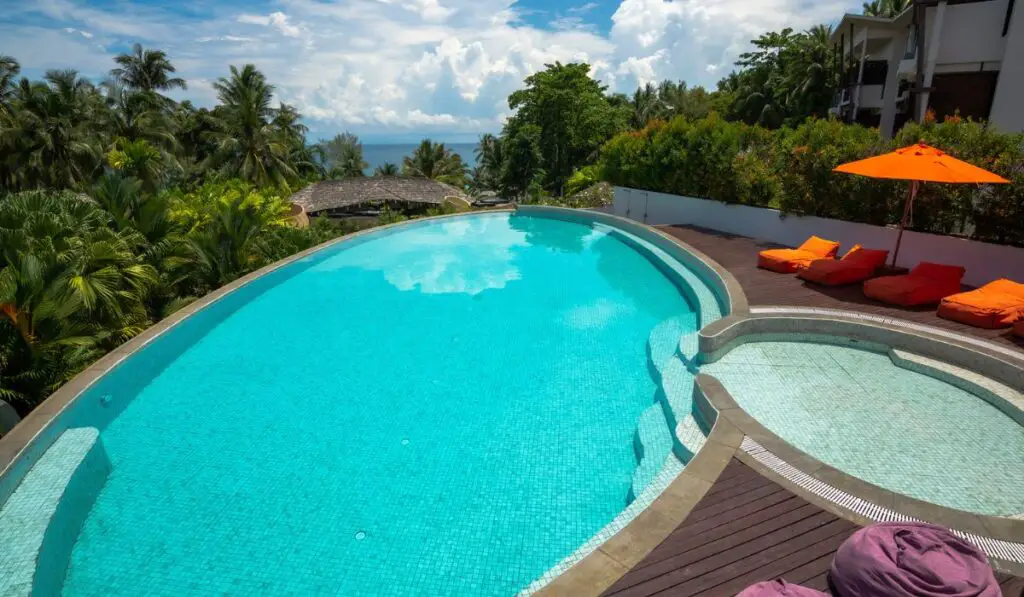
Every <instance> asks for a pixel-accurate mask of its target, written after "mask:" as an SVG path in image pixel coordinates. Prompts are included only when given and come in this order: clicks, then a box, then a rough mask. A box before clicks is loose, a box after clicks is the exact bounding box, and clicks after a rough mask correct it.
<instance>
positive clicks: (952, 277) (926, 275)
mask: <svg viewBox="0 0 1024 597" xmlns="http://www.w3.org/2000/svg"><path fill="white" fill-rule="evenodd" d="M964 271H965V270H964V268H962V267H960V266H958V265H942V264H941V263H929V262H927V261H922V262H921V263H919V264H917V267H915V268H914V269H913V270H911V272H910V273H909V274H907V275H905V276H885V277H882V278H873V279H871V280H867V281H865V282H864V295H865V296H867V297H869V298H873V299H875V300H879V301H882V302H883V303H889V304H892V305H901V306H904V307H913V306H916V305H931V304H935V303H937V302H939V301H941V300H942V299H944V298H946V297H947V296H949V295H951V294H956V293H958V292H960V279H961V278H963V277H964Z"/></svg>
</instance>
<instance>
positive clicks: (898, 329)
mask: <svg viewBox="0 0 1024 597" xmlns="http://www.w3.org/2000/svg"><path fill="white" fill-rule="evenodd" d="M762 309H763V310H762ZM778 340H783V341H797V342H818V343H826V344H832V345H836V346H846V347H854V348H857V349H860V350H869V351H874V352H880V351H881V352H886V353H888V355H889V356H890V358H891V359H892V361H893V366H895V367H900V368H904V369H907V370H909V371H912V372H915V373H917V374H921V375H926V376H928V377H932V378H935V379H937V380H940V381H943V382H946V383H947V384H950V385H952V386H955V387H957V388H960V389H962V390H964V391H965V392H967V393H969V394H971V395H973V397H975V398H976V399H977V400H978V401H979V404H981V405H983V406H984V407H985V408H988V407H989V406H991V407H993V408H995V409H998V410H999V411H1001V413H1002V414H1003V415H1005V416H1006V417H1007V418H1008V419H1010V420H1012V421H1015V422H1016V423H1017V424H1020V425H1024V410H1022V409H1024V399H1022V393H1021V392H1022V390H1024V359H1022V358H1021V357H1020V356H1019V355H1017V354H1015V352H1014V351H1012V350H1008V349H1005V348H1003V347H1001V346H998V345H994V344H991V343H987V342H983V341H979V340H976V339H973V338H962V337H959V338H958V337H955V336H953V335H952V334H949V333H948V332H946V331H945V330H940V329H937V328H928V327H927V326H921V325H918V324H908V323H906V322H902V321H899V320H891V319H884V318H881V317H877V316H870V315H865V314H858V313H846V312H841V311H827V310H821V309H816V310H814V312H810V311H809V310H803V309H799V308H792V309H790V308H784V307H771V308H760V309H754V310H753V312H752V313H750V314H749V315H746V316H742V317H736V316H731V317H725V318H723V319H722V320H719V321H717V322H715V323H713V324H712V325H710V326H708V327H707V328H705V329H703V330H702V331H701V332H700V346H701V362H702V364H710V366H709V367H708V369H707V370H710V371H712V374H708V373H703V372H702V373H701V374H700V375H699V376H698V379H697V383H698V385H706V386H710V387H713V388H714V391H713V392H705V393H698V394H700V395H701V396H704V395H706V394H710V395H711V396H712V398H711V399H708V398H706V397H705V398H699V399H698V400H696V402H695V407H696V408H697V409H698V410H700V411H701V412H702V415H703V416H707V417H719V416H720V415H725V417H726V418H728V419H729V420H730V422H731V423H733V424H735V425H736V426H737V427H738V428H739V429H741V430H742V431H743V433H744V434H745V435H746V436H747V438H748V439H749V440H750V442H751V444H750V446H751V448H752V450H755V451H757V450H765V451H766V452H767V453H769V454H773V455H774V456H773V458H775V457H777V459H778V461H779V462H781V463H783V464H784V465H785V466H787V467H791V468H792V469H793V470H794V471H796V472H797V473H798V474H800V475H805V476H806V477H807V478H808V479H810V481H808V483H810V484H814V483H818V484H825V485H826V486H827V487H832V488H833V489H834V490H835V491H837V492H842V493H843V494H844V495H847V496H848V497H849V499H851V500H860V501H863V502H864V503H866V504H873V505H874V506H877V507H879V508H882V509H888V510H889V511H890V512H891V513H895V514H893V515H894V516H903V517H904V519H905V518H906V517H911V518H915V519H920V520H926V521H929V522H933V523H936V524H942V525H945V526H948V527H950V528H953V529H959V530H962V531H964V532H968V533H973V534H975V535H976V536H978V537H984V538H990V539H994V540H997V541H1004V542H1013V543H1014V545H1015V546H1016V547H1012V550H1024V546H1020V545H1019V543H1020V541H1021V540H1022V538H1024V519H1022V517H1020V516H1019V515H1018V514H1015V515H1012V516H1011V515H1000V516H994V515H986V514H979V513H977V512H972V511H966V510H962V509H958V508H951V507H947V506H942V505H938V504H935V503H932V502H929V501H924V500H921V499H916V498H913V497H911V496H908V495H905V494H901V493H899V492H895V491H892V490H891V489H888V488H884V487H879V486H877V485H874V484H871V483H869V482H867V481H865V480H863V479H859V478H857V477H855V476H853V475H850V474H849V473H847V472H846V471H843V470H839V469H837V468H834V467H832V466H829V465H828V464H826V463H824V462H822V461H821V460H819V459H818V458H816V457H815V456H814V455H811V454H807V453H805V452H803V451H801V450H799V449H798V448H796V447H795V446H794V445H793V444H792V443H790V442H788V441H785V440H784V439H783V438H781V437H779V436H778V435H777V434H775V433H773V432H772V431H770V430H769V429H767V428H766V427H765V426H764V425H763V424H762V423H761V422H760V421H758V420H757V419H756V418H754V417H753V416H751V415H750V414H749V413H748V412H747V411H746V410H745V409H743V408H742V406H741V405H740V404H739V403H738V402H737V400H736V398H735V397H734V396H732V395H731V394H730V393H729V391H728V390H727V388H726V387H725V386H723V385H722V383H721V382H720V381H719V380H718V379H716V378H715V377H714V375H713V371H714V363H716V362H719V361H720V360H721V359H722V358H723V357H724V356H725V355H728V354H729V353H730V351H733V350H735V349H737V348H738V347H741V346H744V345H746V344H748V343H756V342H764V341H769V342H770V341H778ZM702 380H703V381H702ZM986 403H987V404H986ZM935 449H936V450H937V451H942V450H943V449H944V446H943V445H941V444H939V445H936V446H935ZM979 473H980V474H981V475H984V471H979ZM803 489H806V487H805V488H803ZM992 490H993V491H1001V492H1018V493H1019V492H1021V488H1020V487H993V488H992ZM865 511H866V510H864V511H859V512H858V511H856V510H851V511H848V512H845V513H844V514H847V515H848V517H849V518H852V519H855V520H857V519H858V517H860V518H859V519H860V520H865V516H864V513H865ZM866 520H867V521H869V522H870V521H872V520H873V519H871V518H870V517H867V518H866ZM1003 549H1011V548H1009V547H1006V546H1003ZM986 551H987V552H988V553H989V555H990V556H993V557H1005V558H1006V559H1007V560H1009V561H1014V562H1024V551H1021V552H1020V553H1019V554H1018V553H1017V552H1016V551H1013V553H1010V552H1006V553H1003V554H1002V556H1000V554H999V553H993V552H992V551H990V550H986ZM1011 556H1012V557H1011Z"/></svg>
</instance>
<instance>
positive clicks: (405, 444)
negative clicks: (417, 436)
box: [402, 437, 409, 446]
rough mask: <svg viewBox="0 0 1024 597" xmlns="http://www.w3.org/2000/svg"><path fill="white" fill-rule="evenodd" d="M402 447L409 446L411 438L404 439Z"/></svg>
mask: <svg viewBox="0 0 1024 597" xmlns="http://www.w3.org/2000/svg"><path fill="white" fill-rule="evenodd" d="M402 445H403V446H408V445H409V438H407V437H403V438H402Z"/></svg>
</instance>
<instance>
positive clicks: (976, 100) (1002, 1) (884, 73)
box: [832, 0, 1024, 136]
mask: <svg viewBox="0 0 1024 597" xmlns="http://www.w3.org/2000/svg"><path fill="white" fill-rule="evenodd" d="M1014 3H1015V0H918V1H917V2H916V3H915V4H913V5H912V6H911V7H910V8H908V9H907V10H905V11H904V12H903V13H901V14H900V15H898V16H896V17H894V18H891V19H886V18H878V17H868V16H863V15H853V14H848V15H846V16H844V17H843V19H842V21H840V23H839V25H838V27H836V29H835V32H834V33H833V35H832V41H833V42H834V43H835V44H836V45H837V47H838V48H841V52H842V55H843V57H844V58H845V62H844V63H845V64H847V65H849V68H848V69H847V70H846V72H845V73H844V74H843V79H842V81H843V83H844V85H843V87H842V89H841V90H840V92H839V94H837V98H836V100H835V103H834V106H833V108H832V112H833V113H834V114H838V115H839V116H841V117H842V118H844V119H846V120H848V121H851V122H860V123H863V124H866V125H870V126H878V127H879V128H880V129H881V130H882V132H883V134H885V135H887V136H891V135H892V133H893V130H894V129H896V128H899V127H900V126H902V125H903V123H904V122H906V121H908V120H911V119H914V120H921V119H922V118H923V116H924V114H925V112H926V110H929V109H930V110H932V111H933V112H935V115H936V117H937V118H938V119H940V120H941V119H942V118H944V117H945V116H949V115H952V114H954V113H957V112H959V114H960V115H961V116H963V117H967V116H970V117H973V118H975V119H985V120H988V121H989V122H991V123H992V125H993V126H995V127H996V128H998V129H1000V130H1003V131H1008V132H1018V131H1022V130H1024V0H1021V1H1020V2H1017V4H1018V6H1017V7H1016V9H1015V7H1014Z"/></svg>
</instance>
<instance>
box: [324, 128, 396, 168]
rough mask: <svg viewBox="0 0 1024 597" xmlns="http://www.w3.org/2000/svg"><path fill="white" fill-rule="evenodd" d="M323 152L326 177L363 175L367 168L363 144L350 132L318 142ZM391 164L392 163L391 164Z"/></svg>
mask: <svg viewBox="0 0 1024 597" xmlns="http://www.w3.org/2000/svg"><path fill="white" fill-rule="evenodd" d="M318 147H319V149H320V151H321V152H322V154H323V165H324V170H326V171H327V176H328V178H353V177H357V176H363V171H364V170H366V168H367V163H366V160H364V159H363V144H362V143H360V142H359V137H356V136H355V135H353V134H352V133H340V134H338V135H335V136H334V138H332V139H329V140H321V141H320V143H319V144H318ZM392 166H393V164H392Z"/></svg>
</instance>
